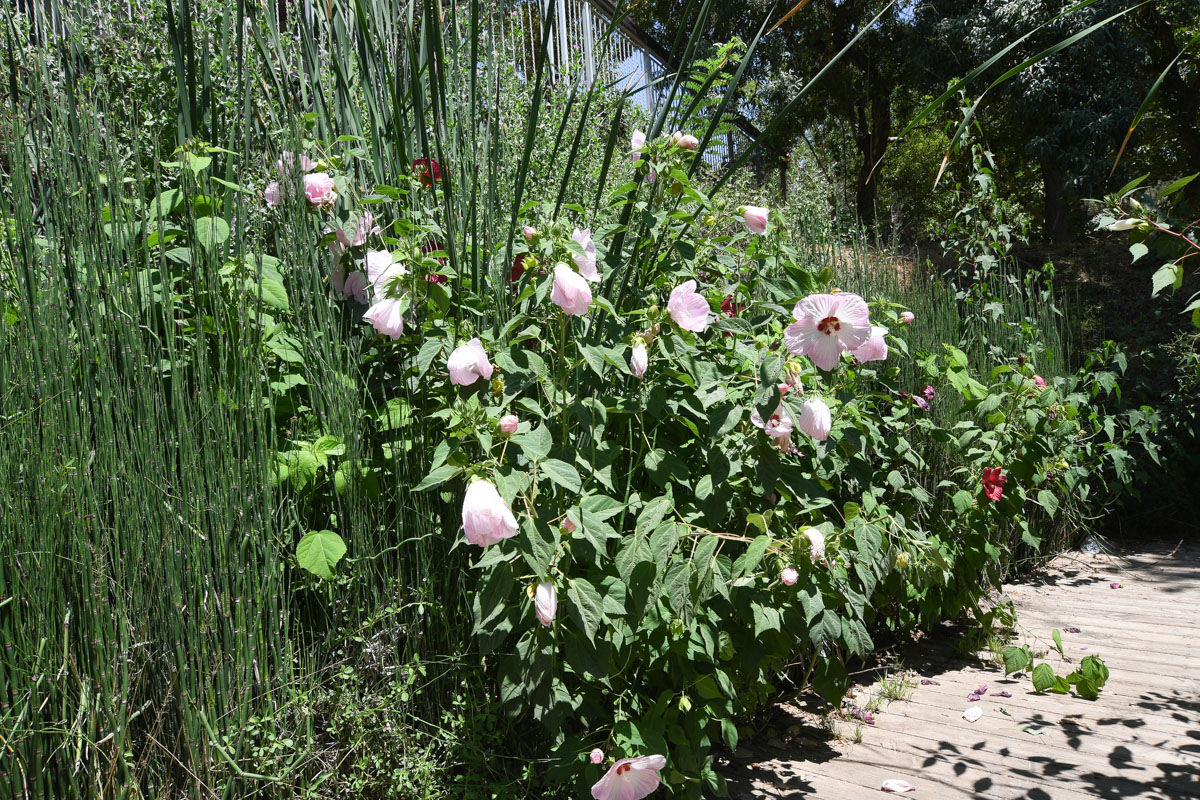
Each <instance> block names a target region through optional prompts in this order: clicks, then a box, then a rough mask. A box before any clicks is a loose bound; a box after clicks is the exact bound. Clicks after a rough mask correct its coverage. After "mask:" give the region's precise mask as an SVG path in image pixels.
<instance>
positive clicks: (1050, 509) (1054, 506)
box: [1037, 489, 1058, 517]
mask: <svg viewBox="0 0 1200 800" xmlns="http://www.w3.org/2000/svg"><path fill="white" fill-rule="evenodd" d="M1037 498H1038V503H1039V504H1040V505H1041V506H1042V508H1044V509H1046V513H1047V514H1049V515H1050V516H1051V517H1053V516H1054V515H1055V514H1057V513H1058V498H1057V497H1055V496H1054V492H1051V491H1049V490H1047V489H1042V490H1041V491H1040V492H1038V494H1037Z"/></svg>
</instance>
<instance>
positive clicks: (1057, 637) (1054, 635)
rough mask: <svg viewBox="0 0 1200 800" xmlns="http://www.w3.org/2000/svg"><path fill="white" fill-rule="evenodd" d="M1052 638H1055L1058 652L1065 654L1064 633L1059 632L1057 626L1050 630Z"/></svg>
mask: <svg viewBox="0 0 1200 800" xmlns="http://www.w3.org/2000/svg"><path fill="white" fill-rule="evenodd" d="M1050 638H1051V639H1053V640H1054V647H1055V648H1056V649H1057V650H1058V654H1059V655H1060V656H1061V655H1062V654H1063V646H1062V634H1061V633H1059V632H1058V628H1055V629H1054V630H1052V631H1051V632H1050Z"/></svg>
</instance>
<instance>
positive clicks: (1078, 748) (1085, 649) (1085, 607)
mask: <svg viewBox="0 0 1200 800" xmlns="http://www.w3.org/2000/svg"><path fill="white" fill-rule="evenodd" d="M1113 584H1119V585H1120V588H1113ZM1005 595H1006V596H1007V597H1008V598H1009V599H1011V600H1012V601H1013V603H1014V604H1015V605H1016V608H1017V614H1018V621H1017V641H1018V642H1022V643H1028V644H1030V645H1031V646H1032V647H1033V648H1034V650H1035V651H1039V652H1040V651H1049V652H1048V653H1047V654H1046V655H1043V656H1042V657H1040V658H1038V659H1037V661H1038V663H1041V662H1042V661H1045V662H1048V663H1050V664H1051V666H1053V667H1054V668H1055V670H1056V671H1057V672H1058V673H1059V674H1066V673H1068V672H1070V671H1071V669H1072V668H1073V666H1074V665H1075V664H1077V663H1078V662H1079V660H1080V659H1081V658H1083V657H1084V656H1086V655H1088V654H1091V653H1095V654H1099V655H1100V656H1101V657H1102V658H1103V659H1104V661H1105V663H1106V664H1107V665H1108V667H1109V669H1110V671H1111V675H1110V678H1109V681H1108V685H1107V686H1105V687H1104V689H1103V690H1102V691H1101V693H1100V697H1099V698H1098V699H1097V700H1094V701H1089V700H1085V699H1083V698H1081V697H1078V696H1076V695H1074V694H1071V695H1050V694H1036V693H1034V692H1033V688H1032V684H1031V682H1030V679H1029V677H1028V675H1027V674H1021V676H1020V677H1019V678H1018V677H1017V676H1013V678H1011V679H1005V677H1004V670H1003V668H1002V667H1000V666H999V665H998V664H997V663H996V660H995V658H994V657H993V656H992V655H991V653H987V652H985V653H980V654H977V656H974V657H970V658H967V659H963V658H953V657H948V656H944V655H942V654H941V653H944V651H945V650H946V649H947V647H946V646H945V642H942V643H941V645H940V646H939V647H938V648H937V649H936V650H933V649H930V648H917V650H916V651H915V652H913V653H908V654H905V655H904V656H903V660H902V663H903V665H905V666H907V667H909V668H910V669H911V670H913V671H912V672H911V673H910V676H911V677H910V678H909V679H908V682H907V684H906V685H899V686H898V683H897V681H896V672H895V671H893V674H892V675H891V678H892V681H891V686H890V687H888V686H886V685H881V684H879V683H874V684H872V685H869V686H865V687H860V689H859V690H858V693H857V695H856V696H855V698H854V700H853V702H856V703H859V704H861V705H863V706H866V705H867V703H868V702H869V698H870V697H872V696H879V695H881V693H882V694H890V695H893V696H895V695H897V694H901V695H904V696H906V697H907V699H905V700H892V701H890V702H889V701H887V700H884V701H883V703H882V708H881V709H880V710H879V711H878V712H877V713H875V714H874V715H873V717H874V718H873V722H874V724H873V725H866V724H862V723H859V722H854V721H852V720H842V721H839V722H837V723H835V727H836V735H825V736H822V735H820V733H819V732H818V731H816V730H815V729H813V728H812V727H811V719H812V718H811V716H808V715H805V714H804V713H803V710H802V709H800V708H797V707H795V706H790V707H789V706H787V705H784V706H780V707H779V708H777V709H775V718H774V719H773V720H772V724H773V727H772V728H771V730H770V731H769V732H768V733H769V735H768V736H765V737H759V738H760V739H765V741H763V742H761V743H760V742H759V741H758V739H756V741H755V742H754V743H753V744H752V745H751V746H750V747H748V748H743V749H741V750H739V752H738V754H737V758H735V760H734V762H733V763H732V764H731V765H730V767H729V774H730V785H731V789H732V794H733V796H734V797H735V798H789V799H794V800H800V799H801V798H822V799H823V800H824V799H825V798H829V799H830V800H833V799H834V798H837V799H838V800H856V798H868V797H870V798H879V797H881V796H883V795H882V794H881V786H882V784H883V781H884V780H887V779H892V778H898V779H901V780H904V781H907V782H908V783H910V784H912V785H913V786H915V787H916V791H915V792H912V793H908V794H905V795H903V796H905V797H915V798H922V797H924V798H938V800H940V799H941V798H995V799H996V800H1017V798H1021V799H1022V800H1025V799H1027V800H1049V799H1051V798H1053V799H1054V800H1058V799H1059V798H1084V797H1100V798H1113V799H1114V800H1115V799H1116V798H1139V799H1140V800H1177V799H1178V800H1183V799H1184V798H1187V800H1197V798H1200V545H1178V546H1175V545H1172V546H1148V547H1145V548H1143V549H1141V550H1139V551H1138V552H1136V553H1131V554H1125V555H1124V556H1123V557H1113V556H1108V555H1096V556H1088V555H1084V554H1080V553H1072V554H1069V555H1067V556H1063V557H1061V558H1059V559H1057V560H1055V562H1054V563H1053V564H1051V565H1050V567H1049V568H1048V569H1046V570H1045V571H1043V572H1042V573H1041V574H1039V575H1038V576H1037V577H1036V578H1034V579H1032V580H1031V581H1029V582H1026V583H1021V584H1015V585H1010V586H1006V587H1005ZM1055 628H1057V629H1059V630H1060V631H1062V640H1063V645H1064V653H1065V655H1066V656H1067V657H1068V658H1070V659H1071V660H1072V663H1070V664H1068V663H1065V662H1064V661H1063V659H1060V658H1059V655H1058V653H1057V652H1055V650H1054V645H1053V643H1052V639H1051V630H1052V629H1055ZM1068 629H1071V630H1074V629H1078V633H1074V632H1069V631H1068ZM922 650H924V652H922ZM939 651H940V652H939ZM922 679H923V680H925V681H926V683H920V681H921V680H922ZM929 681H934V682H935V683H933V682H929ZM981 684H987V685H988V692H987V693H986V694H985V695H983V696H982V697H981V698H980V700H979V701H978V702H972V701H970V700H968V698H967V695H968V694H970V693H971V692H972V691H974V690H975V689H976V688H977V687H979V686H980V685H981ZM897 687H898V688H897ZM1002 691H1007V692H1009V693H1011V694H1012V697H1007V698H1006V697H997V696H996V693H997V692H1002ZM969 706H978V707H979V708H980V709H981V710H982V712H983V715H982V717H981V718H980V719H979V720H978V721H976V722H974V723H971V722H968V721H966V720H965V719H964V718H963V712H964V711H965V710H966V709H967V708H968V707H969ZM806 721H807V722H808V723H809V724H808V726H807V727H806V724H805V723H806ZM859 732H861V741H858V742H857V743H856V741H855V740H856V739H857V738H858V734H859Z"/></svg>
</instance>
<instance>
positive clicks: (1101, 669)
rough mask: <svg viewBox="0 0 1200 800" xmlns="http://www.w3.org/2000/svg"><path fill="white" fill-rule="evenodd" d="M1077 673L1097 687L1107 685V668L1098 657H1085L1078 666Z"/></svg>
mask: <svg viewBox="0 0 1200 800" xmlns="http://www.w3.org/2000/svg"><path fill="white" fill-rule="evenodd" d="M1079 671H1080V672H1082V673H1083V675H1084V676H1085V677H1086V678H1087V679H1088V680H1090V681H1091V682H1092V683H1093V684H1095V685H1096V686H1097V687H1100V686H1103V685H1104V684H1106V683H1108V667H1107V666H1106V665H1105V664H1104V662H1103V661H1102V660H1101V659H1100V656H1085V657H1084V659H1083V661H1081V662H1080V664H1079Z"/></svg>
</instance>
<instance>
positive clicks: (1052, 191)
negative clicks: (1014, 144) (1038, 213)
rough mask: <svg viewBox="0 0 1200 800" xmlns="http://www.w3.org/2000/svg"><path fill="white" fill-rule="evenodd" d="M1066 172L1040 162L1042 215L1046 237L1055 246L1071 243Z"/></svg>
mask: <svg viewBox="0 0 1200 800" xmlns="http://www.w3.org/2000/svg"><path fill="white" fill-rule="evenodd" d="M1070 177H1071V176H1070V175H1068V174H1067V171H1066V170H1065V169H1063V168H1062V167H1060V166H1058V165H1057V164H1048V163H1046V162H1045V161H1043V162H1042V192H1043V213H1042V222H1043V224H1044V225H1045V226H1046V235H1047V236H1049V237H1050V241H1052V242H1054V243H1055V244H1064V243H1066V242H1069V241H1071V238H1072V237H1071V214H1070V207H1069V204H1068V202H1067V181H1068V180H1069V179H1070Z"/></svg>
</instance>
